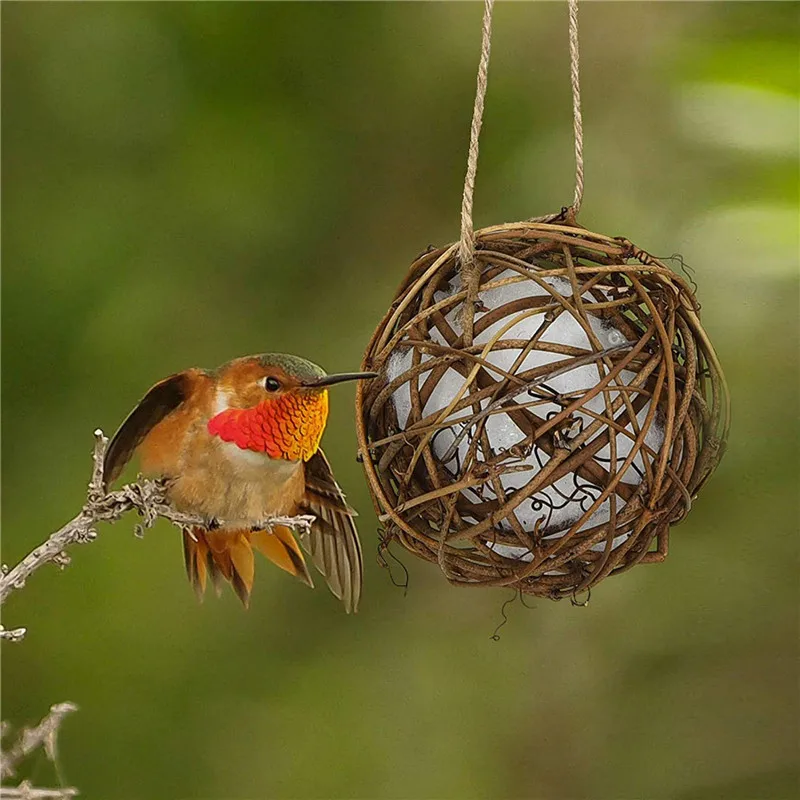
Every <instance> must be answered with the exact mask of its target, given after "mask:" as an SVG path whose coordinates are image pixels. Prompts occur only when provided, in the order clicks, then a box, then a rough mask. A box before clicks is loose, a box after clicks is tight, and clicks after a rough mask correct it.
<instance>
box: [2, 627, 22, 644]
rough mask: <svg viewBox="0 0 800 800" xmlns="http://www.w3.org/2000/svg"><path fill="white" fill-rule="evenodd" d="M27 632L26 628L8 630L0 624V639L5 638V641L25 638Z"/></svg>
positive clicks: (19, 640)
mask: <svg viewBox="0 0 800 800" xmlns="http://www.w3.org/2000/svg"><path fill="white" fill-rule="evenodd" d="M27 632H28V629H27V628H12V629H11V630H10V631H7V630H6V629H5V628H4V627H3V626H2V625H0V639H5V640H6V641H7V642H21V641H22V640H23V639H24V638H25V634H26V633H27Z"/></svg>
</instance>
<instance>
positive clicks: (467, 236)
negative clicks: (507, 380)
mask: <svg viewBox="0 0 800 800" xmlns="http://www.w3.org/2000/svg"><path fill="white" fill-rule="evenodd" d="M493 10H494V0H484V6H483V34H482V37H481V58H480V63H479V64H478V87H477V90H476V92H475V107H474V108H473V110H472V126H471V128H470V134H469V155H468V157H467V175H466V177H465V178H464V194H463V196H462V198H461V239H460V240H459V243H458V257H459V261H460V263H461V280H462V282H463V285H464V286H465V287H466V289H467V297H466V300H465V301H464V304H463V306H462V314H461V326H462V329H463V331H464V346H465V347H469V346H470V345H471V344H472V323H473V320H474V318H475V301H476V300H477V298H478V282H479V280H480V268H479V267H478V265H476V264H475V231H474V229H473V227H472V198H473V196H474V194H475V175H476V173H477V172H478V141H479V139H480V135H481V125H482V123H483V104H484V100H485V98H486V85H487V82H488V73H489V53H490V51H491V45H492V11H493Z"/></svg>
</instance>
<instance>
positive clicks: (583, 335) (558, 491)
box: [388, 270, 664, 561]
mask: <svg viewBox="0 0 800 800" xmlns="http://www.w3.org/2000/svg"><path fill="white" fill-rule="evenodd" d="M542 280H543V282H544V283H546V284H548V285H549V286H550V287H551V288H552V289H553V290H555V291H556V292H558V293H559V294H561V295H563V296H565V297H571V295H572V286H571V284H570V282H569V281H567V280H565V279H563V278H557V277H556V278H553V277H546V278H543V279H542ZM498 283H501V284H503V285H500V286H498V285H497V284H498ZM489 285H490V286H492V287H493V288H489V289H486V288H483V289H482V290H481V292H480V294H479V300H480V301H481V303H482V304H483V305H484V306H485V307H486V308H488V309H497V308H499V307H501V306H504V305H507V304H508V303H512V302H514V301H517V300H520V299H523V298H530V297H542V296H546V295H550V294H551V292H549V291H548V290H547V289H546V288H545V287H544V286H542V285H540V284H539V283H538V282H537V281H535V280H533V279H528V278H525V277H522V276H520V275H519V273H517V272H515V271H513V270H505V271H503V272H501V273H499V274H498V275H497V276H496V277H495V278H494V279H492V281H490V282H489ZM460 288H461V280H460V277H459V276H456V277H455V278H454V279H453V280H452V281H451V282H450V284H449V286H448V288H447V289H445V290H439V291H437V292H436V294H435V296H434V302H441V301H442V300H444V299H446V298H447V297H449V296H452V294H453V293H455V292H458V291H459V290H460ZM583 300H584V301H585V302H586V304H587V305H590V304H591V303H593V302H595V298H594V297H593V296H592V295H591V294H589V293H585V294H584V295H583ZM554 303H555V300H554ZM548 305H551V304H548ZM533 311H534V313H531V311H523V312H515V313H514V314H512V315H506V316H504V317H503V318H502V319H500V320H498V321H496V322H494V323H493V324H492V325H490V326H489V327H488V328H486V329H485V330H483V331H481V332H480V333H478V334H476V335H475V338H474V343H475V344H476V345H485V344H487V343H488V342H489V341H491V340H492V339H493V337H494V336H495V335H496V334H497V333H498V332H499V331H500V330H501V329H503V328H504V327H505V326H507V325H509V322H512V323H513V324H511V325H510V326H509V327H508V329H507V330H505V331H504V333H503V334H502V336H501V338H500V340H499V341H501V342H502V341H504V340H511V339H517V340H523V341H530V340H531V339H532V338H533V337H534V336H536V335H537V332H538V331H539V330H540V328H541V325H542V323H543V321H544V312H543V311H541V310H538V309H534V310H533ZM459 312H460V305H457V306H455V307H452V308H450V309H445V311H444V312H443V313H444V315H445V319H446V320H447V322H448V324H449V325H450V326H451V327H452V328H453V330H454V331H456V332H457V333H460V325H459V321H458V319H459ZM485 313H487V312H484V311H477V312H476V314H475V321H476V322H477V321H479V320H480V319H481V317H482V316H483V315H484V314H485ZM515 320H516V321H515ZM584 324H585V323H584ZM584 324H582V323H581V321H579V320H578V319H577V318H576V317H575V315H574V314H572V313H571V312H570V311H568V310H566V309H565V310H563V311H561V312H560V313H558V314H557V316H556V318H555V319H554V320H553V321H552V322H551V323H550V325H549V326H548V328H547V330H546V331H545V332H544V334H543V335H542V336H541V337H540V341H541V342H544V343H549V344H559V345H566V346H569V347H572V348H577V349H580V350H585V351H591V350H593V349H596V348H593V342H592V338H595V339H596V340H597V342H599V345H600V347H602V348H610V347H617V346H619V345H622V344H624V343H625V342H626V341H627V340H626V337H625V335H624V334H623V333H622V331H620V330H619V329H618V328H616V327H614V326H613V325H612V324H610V323H609V322H608V321H606V320H604V319H601V318H599V317H595V316H593V315H591V314H589V315H588V324H589V328H590V330H591V336H590V334H589V332H588V331H587V330H586V329H585V327H584ZM431 339H432V340H433V341H435V342H437V343H440V344H444V343H445V339H444V337H443V336H442V335H441V334H440V333H439V332H438V331H437V330H436V329H435V328H434V329H432V330H431ZM521 353H522V351H521V350H520V349H518V348H509V349H503V350H500V349H493V350H491V351H490V352H489V353H488V354H486V356H485V357H486V360H487V361H488V362H489V363H490V364H492V365H494V366H497V367H499V368H500V369H502V370H505V371H510V370H512V368H513V366H514V364H515V362H516V360H517V359H518V358H519V356H520V355H521ZM431 358H432V356H430V355H427V354H423V355H422V360H423V362H424V361H427V360H430V359H431ZM567 358H570V357H569V356H565V355H562V354H559V353H552V352H546V351H543V350H539V349H534V350H532V351H531V352H530V353H527V354H526V355H525V357H524V359H523V360H522V363H521V364H518V365H517V367H516V370H515V371H516V372H517V373H519V372H525V371H527V370H533V369H536V368H540V367H543V366H545V365H547V364H557V363H558V362H559V361H562V360H564V359H567ZM411 363H412V355H411V350H410V349H408V350H405V351H404V352H396V353H394V354H393V355H392V357H391V358H390V360H389V364H388V374H389V378H390V380H391V379H394V378H396V377H398V376H399V375H401V374H402V373H404V372H405V371H406V370H408V369H409V368H410V367H411ZM428 375H430V372H429V371H428V372H424V373H422V374H421V375H419V376H417V377H416V378H414V379H412V380H415V381H417V385H418V386H419V387H420V389H421V388H422V386H423V384H424V382H425V379H426V377H427V376H428ZM498 377H499V373H498ZM634 378H635V373H633V372H631V371H630V370H622V371H621V372H620V373H619V374H618V375H617V376H616V378H615V379H614V381H613V383H616V384H617V385H627V384H630V383H631V381H633V379H634ZM599 381H600V371H599V370H598V367H597V365H596V364H584V365H580V366H577V367H574V368H573V369H570V370H568V371H565V372H562V373H560V374H558V375H554V376H551V377H548V378H547V380H546V387H548V388H549V389H550V390H551V391H553V392H556V393H558V394H561V395H566V396H571V397H574V398H577V397H579V396H581V395H582V394H584V393H585V392H587V391H589V390H591V389H593V388H594V387H595V386H596V385H597V384H598V382H599ZM463 386H464V376H462V375H461V374H460V373H458V372H457V371H456V370H454V369H452V368H449V369H447V371H446V372H445V373H444V374H443V375H442V377H441V379H440V380H439V382H438V384H437V385H436V387H435V388H434V390H433V392H432V393H431V396H430V397H429V398H428V401H427V402H426V403H425V407H424V409H423V415H425V416H427V415H431V414H435V413H436V412H441V411H443V410H444V409H446V408H447V407H448V406H449V405H450V404H451V403H452V401H453V399H454V398H455V397H456V396H457V395H458V394H459V392H460V391H461V390H462V389H463ZM539 391H540V393H543V392H544V388H543V387H539ZM619 394H620V393H619V392H618V391H614V390H613V389H612V390H610V391H609V392H608V393H607V396H608V401H609V402H614V401H615V400H616V399H617V398H618V396H619ZM631 396H633V395H631ZM517 397H518V398H519V400H520V402H525V401H526V400H529V399H531V398H530V397H529V396H528V394H527V390H524V391H522V392H520V394H519V395H518V396H517ZM392 400H393V402H394V404H395V408H396V409H397V417H398V421H399V423H400V425H401V427H404V426H405V425H406V424H407V422H408V419H409V416H410V413H411V392H410V388H409V385H408V384H407V383H405V384H403V385H401V386H400V387H399V388H398V389H397V390H396V391H395V393H394V394H393V396H392ZM487 405H488V401H487V400H483V401H481V404H480V406H481V408H486V406H487ZM584 407H585V408H586V410H587V411H591V412H594V413H596V414H605V413H606V397H605V396H604V395H603V393H600V394H598V395H597V396H596V397H593V398H592V399H590V400H587V401H586V402H585V403H584ZM560 410H561V406H559V405H557V404H556V403H550V402H547V401H544V402H541V403H540V404H539V405H537V406H536V408H535V413H536V414H537V416H539V417H541V418H547V416H548V415H552V414H555V413H558V412H559V411H560ZM648 411H649V403H648V404H645V405H644V407H643V408H642V409H641V410H640V411H639V412H638V413H637V417H636V418H637V422H638V424H639V425H641V424H642V423H643V422H644V420H645V418H646V417H647V414H648ZM470 413H472V412H471V410H469V409H463V410H461V411H457V412H454V413H451V414H449V415H448V417H447V418H446V421H453V425H452V426H451V427H449V428H446V429H443V430H441V431H439V432H438V433H437V434H436V435H435V437H434V440H433V442H432V449H433V452H434V454H435V455H436V456H437V457H438V458H439V459H443V458H444V456H445V455H446V454H447V452H448V450H450V448H451V446H452V445H453V442H454V441H455V440H456V437H457V436H458V435H459V433H461V431H462V429H463V423H460V422H458V421H457V420H458V419H459V418H461V419H465V418H468V417H469V415H470ZM620 413H621V410H618V411H617V412H616V415H615V416H617V417H618V416H619V415H620ZM574 418H575V419H577V420H580V421H581V423H582V426H583V429H586V428H588V427H589V426H590V425H592V423H593V422H594V421H595V420H594V418H593V417H592V416H591V414H587V413H584V412H583V411H580V410H579V411H577V412H575V414H574ZM627 429H628V431H629V432H630V433H631V436H633V438H631V437H629V436H627V435H626V434H623V433H619V434H617V435H616V437H615V443H616V456H617V466H616V468H617V469H619V467H620V466H621V464H622V463H623V462H624V460H625V459H626V458H627V456H628V455H630V453H631V450H632V447H633V441H634V438H635V433H634V428H633V426H632V425H630V424H629V425H628V426H627ZM485 430H486V434H487V437H488V440H489V444H490V447H491V449H492V451H493V452H494V453H500V452H504V451H506V450H508V449H509V448H511V447H513V446H514V445H515V444H518V443H519V442H521V441H523V439H524V434H523V432H522V431H521V430H520V429H519V428H518V427H517V425H516V424H515V423H514V421H513V420H512V419H511V417H509V416H508V415H507V414H504V413H496V414H492V415H490V416H489V417H488V418H487V420H486V424H485ZM578 432H579V431H578ZM576 435H577V434H576ZM598 435H601V434H598ZM590 441H591V440H590ZM645 442H646V444H647V446H648V447H650V448H651V449H652V450H653V451H654V452H658V451H659V449H660V448H661V447H662V445H663V443H664V427H663V423H662V422H661V420H660V419H658V417H656V418H655V419H654V420H653V421H652V424H651V426H650V429H649V431H648V433H647V436H646V438H645ZM469 445H470V434H467V435H466V436H463V437H462V438H461V440H460V442H459V445H458V447H457V453H455V454H453V455H452V456H451V458H450V460H449V461H448V462H447V463H445V464H444V466H445V468H447V469H449V470H450V471H451V472H453V473H454V474H455V473H456V472H457V471H458V469H459V468H460V466H461V465H462V464H463V463H464V459H465V458H466V454H467V451H468V449H469ZM610 455H611V448H610V445H605V446H604V447H603V448H602V449H601V450H600V451H599V452H598V454H597V456H596V458H597V459H598V460H599V461H600V462H601V463H603V459H610ZM478 458H479V460H480V458H481V453H480V451H478ZM548 461H549V456H548V455H547V454H546V453H545V452H544V451H543V450H541V449H539V448H536V449H535V450H534V452H533V453H532V454H530V455H529V456H528V457H527V458H520V459H517V460H516V461H514V462H513V463H514V465H515V466H525V467H528V469H526V470H525V471H519V472H508V473H505V474H503V475H502V476H501V477H500V484H501V486H502V488H503V490H504V492H505V493H506V494H510V493H511V492H513V491H514V490H518V489H521V488H522V487H524V486H526V485H527V484H528V483H529V482H530V481H531V479H532V478H533V477H534V476H535V475H536V473H537V472H538V471H539V470H540V469H541V468H542V466H544V465H546V464H547V462H548ZM643 469H644V461H643V458H642V456H641V454H637V455H636V456H635V457H634V459H633V461H632V464H631V465H630V467H629V468H628V469H627V470H626V472H625V474H624V475H623V476H622V480H623V481H624V482H625V483H626V484H628V485H636V484H638V483H640V482H641V475H642V472H643ZM576 481H577V479H576V476H574V475H566V476H564V477H562V478H560V479H559V480H557V481H555V482H554V483H553V484H551V485H550V486H547V487H546V488H544V489H543V490H541V491H540V492H538V493H537V494H536V495H535V496H534V497H533V498H529V499H527V500H525V501H523V502H522V503H521V504H520V505H519V506H518V507H517V508H516V509H515V511H514V514H515V515H516V517H517V519H518V520H519V522H520V524H521V525H522V527H523V529H524V530H526V531H528V532H533V531H534V530H535V529H536V526H537V525H538V526H539V532H540V533H541V534H542V535H543V536H544V538H545V539H546V540H547V539H551V540H552V539H555V538H557V537H560V536H563V535H564V533H565V532H566V531H567V530H569V528H570V527H571V526H572V525H573V524H575V523H576V522H577V521H578V520H579V519H580V517H581V516H582V515H583V514H584V513H585V512H586V511H587V510H588V509H589V508H590V507H591V505H592V504H593V502H594V501H595V499H596V498H597V497H599V495H600V493H601V490H600V488H599V487H596V486H591V485H589V484H587V483H586V482H585V481H578V482H576ZM463 493H464V495H465V496H466V497H467V498H468V499H470V500H471V501H472V502H477V501H479V500H480V499H494V498H495V497H496V495H495V492H494V489H493V488H492V485H491V484H489V483H486V484H484V485H483V486H482V487H480V488H478V489H475V490H472V489H466V490H464V492H463ZM616 503H617V513H619V512H620V511H621V510H622V508H623V507H624V501H623V500H622V499H621V498H619V497H617V501H616ZM609 518H610V500H609V499H608V498H606V499H605V500H604V501H603V502H602V503H601V504H600V505H599V506H598V508H597V509H595V511H594V512H593V513H592V515H591V517H590V518H589V519H588V520H586V521H585V522H584V523H583V525H582V526H581V530H583V529H586V528H590V527H594V526H596V525H600V524H603V523H604V522H607V521H608V520H609ZM500 527H501V528H502V529H503V530H506V531H512V530H513V527H512V525H511V523H510V522H509V521H508V519H506V520H504V521H503V522H501V523H500ZM626 538H627V534H624V535H620V536H618V537H616V539H615V540H614V544H613V546H614V547H616V546H618V545H619V544H621V543H622V542H623V541H625V539H626ZM487 544H489V546H490V547H492V548H493V549H494V550H495V551H496V552H498V553H500V554H501V555H504V556H506V557H508V558H518V559H520V560H527V561H530V560H531V556H530V553H529V552H528V550H527V548H524V547H516V546H511V545H502V544H491V543H489V542H487ZM604 548H605V543H604V542H601V543H599V544H597V545H595V546H594V547H593V548H592V549H593V550H603V549H604Z"/></svg>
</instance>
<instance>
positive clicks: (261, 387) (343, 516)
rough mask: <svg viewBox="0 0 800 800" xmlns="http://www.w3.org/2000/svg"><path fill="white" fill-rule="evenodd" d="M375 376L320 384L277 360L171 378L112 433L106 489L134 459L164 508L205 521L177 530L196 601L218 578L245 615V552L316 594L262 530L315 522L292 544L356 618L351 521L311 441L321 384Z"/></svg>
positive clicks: (311, 372) (286, 546) (321, 406)
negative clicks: (276, 519)
mask: <svg viewBox="0 0 800 800" xmlns="http://www.w3.org/2000/svg"><path fill="white" fill-rule="evenodd" d="M374 377H376V373H373V372H348V373H342V374H338V375H327V374H326V373H325V371H324V370H323V369H322V368H321V367H318V366H317V365H316V364H312V363H311V362H310V361H306V360H305V359H304V358H299V357H298V356H293V355H287V354H284V353H264V354H261V355H253V356H246V357H244V358H237V359H235V360H233V361H229V362H228V363H226V364H223V365H222V366H221V367H219V368H218V369H215V370H210V371H207V370H203V369H188V370H185V371H184V372H178V373H176V374H175V375H171V376H170V377H168V378H165V379H164V380H162V381H159V382H158V383H156V384H155V385H154V386H153V387H152V388H151V389H150V390H149V391H148V392H147V394H145V396H144V397H143V398H142V399H141V400H140V401H139V404H138V405H137V406H136V408H134V409H133V411H131V413H130V414H129V415H128V417H127V418H126V419H125V421H124V422H123V423H122V425H121V426H120V427H119V430H118V431H117V432H116V433H115V434H114V437H113V438H112V439H111V442H110V443H109V446H108V449H107V450H106V454H105V459H104V476H105V481H106V487H108V485H109V484H110V483H113V481H114V480H116V479H117V478H118V477H119V475H120V473H121V472H122V470H123V469H124V468H125V465H126V464H127V463H128V461H130V459H131V458H132V456H133V455H134V453H137V454H138V456H139V460H140V463H141V468H142V471H143V472H144V473H145V474H146V475H150V476H153V477H157V478H160V479H162V480H163V481H164V485H165V492H166V496H167V499H168V500H169V501H170V503H171V504H172V505H173V507H174V508H175V509H176V510H178V511H180V512H182V513H185V514H191V515H194V516H197V517H199V518H201V519H202V520H204V521H205V524H204V525H202V526H200V525H198V526H193V527H192V528H190V529H189V528H187V529H184V531H183V551H184V561H185V564H186V572H187V575H188V577H189V581H190V582H191V584H192V586H193V587H194V589H195V592H196V593H197V595H198V597H200V598H202V596H203V594H204V593H205V588H206V582H207V578H208V577H210V578H211V580H212V582H213V583H214V586H215V588H216V589H217V593H219V592H220V590H221V586H222V581H223V579H224V580H226V581H228V582H229V583H230V584H231V585H232V587H233V589H234V591H235V592H236V594H237V595H238V597H239V599H240V600H241V601H242V603H243V605H244V606H245V607H247V606H248V605H249V603H250V593H251V591H252V588H253V577H254V570H255V565H254V558H253V551H254V550H258V551H259V552H261V553H262V554H263V555H264V556H266V558H268V559H269V560H270V561H272V562H273V564H276V565H277V566H278V567H280V568H281V569H283V570H285V571H286V572H289V573H290V574H292V575H294V576H296V577H297V578H299V579H300V580H301V581H303V582H304V583H306V584H307V585H308V586H311V587H313V586H314V582H313V580H312V578H311V574H310V573H309V570H308V567H307V566H306V562H305V558H304V557H303V552H302V550H301V549H300V547H299V546H298V543H297V540H296V539H295V537H294V534H293V533H292V530H291V529H290V528H288V527H283V526H273V527H272V528H271V529H263V528H262V527H261V524H263V522H264V520H265V519H267V518H268V517H272V516H293V515H296V514H311V515H313V516H314V517H315V520H314V522H313V524H312V525H311V529H310V531H308V532H306V533H303V534H300V535H299V539H300V543H301V544H302V545H303V548H304V549H305V550H306V551H307V552H308V553H309V554H310V555H311V559H312V561H313V563H314V566H315V567H316V568H317V569H318V570H319V572H320V573H321V574H322V575H323V576H324V577H325V580H326V581H327V584H328V587H329V588H330V590H331V592H332V593H333V594H334V595H335V596H336V597H337V598H339V599H340V600H341V601H342V603H343V604H344V607H345V610H346V611H347V612H348V613H350V612H355V611H356V610H357V608H358V602H359V598H360V596H361V575H362V557H361V545H360V543H359V539H358V532H357V530H356V526H355V522H354V517H355V516H356V512H355V511H354V510H353V509H352V508H350V506H348V505H347V503H346V502H345V497H344V494H343V493H342V490H341V489H340V488H339V484H338V483H337V482H336V479H335V478H334V476H333V472H332V470H331V466H330V464H329V463H328V460H327V458H325V454H324V453H323V452H322V450H321V449H320V440H321V439H322V434H323V432H324V430H325V424H326V422H327V419H328V387H329V386H332V385H334V384H336V383H342V382H344V381H352V380H359V379H367V378H374Z"/></svg>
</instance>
